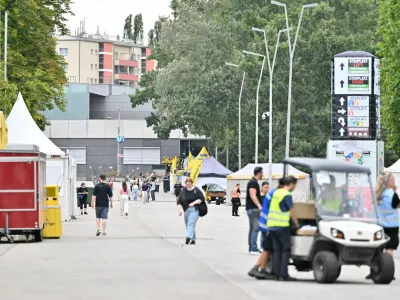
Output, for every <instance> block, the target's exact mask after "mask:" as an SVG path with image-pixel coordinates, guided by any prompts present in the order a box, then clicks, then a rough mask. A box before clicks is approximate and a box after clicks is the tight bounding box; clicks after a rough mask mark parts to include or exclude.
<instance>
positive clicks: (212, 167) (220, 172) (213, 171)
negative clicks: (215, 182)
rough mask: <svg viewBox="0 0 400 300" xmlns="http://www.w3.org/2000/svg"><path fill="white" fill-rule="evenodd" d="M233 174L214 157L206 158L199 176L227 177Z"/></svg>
mask: <svg viewBox="0 0 400 300" xmlns="http://www.w3.org/2000/svg"><path fill="white" fill-rule="evenodd" d="M229 174H232V171H231V170H229V169H227V168H225V167H224V166H223V165H222V164H221V163H220V162H219V161H218V160H216V159H215V158H214V157H210V158H205V159H204V160H203V167H202V168H201V171H200V174H199V177H221V178H225V177H226V176H227V175H229Z"/></svg>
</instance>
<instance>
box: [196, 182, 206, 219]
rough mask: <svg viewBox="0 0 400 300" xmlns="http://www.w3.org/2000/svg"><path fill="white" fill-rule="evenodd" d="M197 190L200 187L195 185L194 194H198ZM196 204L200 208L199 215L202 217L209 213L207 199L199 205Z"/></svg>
mask: <svg viewBox="0 0 400 300" xmlns="http://www.w3.org/2000/svg"><path fill="white" fill-rule="evenodd" d="M197 190H198V188H197V187H195V188H194V194H195V195H196V196H197ZM199 193H201V191H200V190H199ZM196 206H197V209H198V211H199V216H200V217H204V216H205V215H207V213H208V207H207V204H206V201H205V200H203V201H201V203H200V204H198V205H196Z"/></svg>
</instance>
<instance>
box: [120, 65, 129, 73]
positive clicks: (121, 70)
mask: <svg viewBox="0 0 400 300" xmlns="http://www.w3.org/2000/svg"><path fill="white" fill-rule="evenodd" d="M119 70H120V73H123V74H127V73H128V68H127V67H125V66H120V67H119Z"/></svg>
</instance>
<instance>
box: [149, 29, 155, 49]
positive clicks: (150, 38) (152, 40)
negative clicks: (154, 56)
mask: <svg viewBox="0 0 400 300" xmlns="http://www.w3.org/2000/svg"><path fill="white" fill-rule="evenodd" d="M148 37H149V40H148V43H149V46H150V47H152V46H153V45H154V29H150V31H149V33H148Z"/></svg>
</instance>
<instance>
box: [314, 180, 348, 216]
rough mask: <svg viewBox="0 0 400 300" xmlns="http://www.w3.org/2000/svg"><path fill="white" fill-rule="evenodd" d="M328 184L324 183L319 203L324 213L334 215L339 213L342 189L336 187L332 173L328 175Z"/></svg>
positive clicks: (342, 204) (341, 203) (343, 204)
mask: <svg viewBox="0 0 400 300" xmlns="http://www.w3.org/2000/svg"><path fill="white" fill-rule="evenodd" d="M329 178H330V184H328V185H326V187H325V190H324V191H322V193H321V195H320V199H319V204H320V205H322V211H323V213H324V214H329V215H335V216H337V215H338V214H340V213H341V211H342V206H345V205H346V203H343V200H344V197H343V195H342V191H341V190H338V189H336V180H335V177H334V176H333V175H329Z"/></svg>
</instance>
